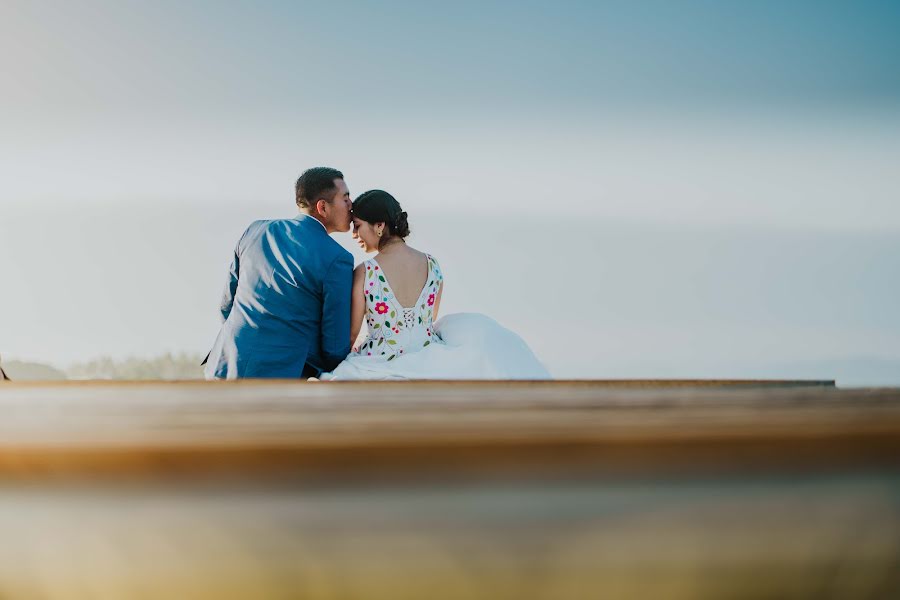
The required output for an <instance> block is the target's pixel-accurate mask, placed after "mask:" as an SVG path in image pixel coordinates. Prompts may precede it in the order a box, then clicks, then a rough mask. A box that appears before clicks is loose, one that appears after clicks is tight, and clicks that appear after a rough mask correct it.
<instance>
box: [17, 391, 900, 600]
mask: <svg viewBox="0 0 900 600" xmlns="http://www.w3.org/2000/svg"><path fill="white" fill-rule="evenodd" d="M829 383H830V382H722V381H719V382H541V383H527V382H520V383H508V382H487V383H485V382H482V383H477V382H453V383H447V382H416V383H410V382H404V383H378V384H372V383H304V382H300V383H298V382H239V383H206V382H191V383H188V382H184V383H126V384H121V383H61V384H44V385H41V384H24V383H3V384H0V533H2V535H0V597H4V598H6V597H10V598H20V597H21V598H29V597H40V598H131V597H147V598H156V597H166V598H169V597H178V598H207V597H209V598H248V597H249V598H516V599H520V598H697V597H706V598H721V597H729V598H734V597H737V598H756V597H797V598H822V597H838V598H854V597H860V598H880V597H885V598H890V597H900V595H898V593H900V390H897V389H881V390H840V389H835V388H834V387H833V386H832V385H829Z"/></svg>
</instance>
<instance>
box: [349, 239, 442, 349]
mask: <svg viewBox="0 0 900 600" xmlns="http://www.w3.org/2000/svg"><path fill="white" fill-rule="evenodd" d="M425 256H426V258H427V261H428V274H427V276H426V280H425V281H426V282H425V286H424V287H423V288H422V291H421V293H420V294H419V298H418V300H416V303H415V304H414V305H413V306H412V307H408V308H407V307H404V306H401V305H400V303H399V301H397V299H396V296H395V295H394V293H393V290H392V289H391V286H390V283H389V282H388V280H387V278H386V277H385V276H384V271H382V270H381V267H380V266H379V265H378V262H377V261H376V260H375V259H374V258H373V259H370V260H367V261H366V262H365V263H364V264H365V265H366V280H365V287H364V288H363V289H364V290H365V292H364V293H365V295H366V325H367V326H368V335H367V337H366V339H365V341H364V342H363V343H362V344H360V346H359V349H358V350H357V354H359V355H363V356H373V357H378V358H381V359H382V360H393V359H395V358H397V357H398V356H400V355H401V354H410V353H412V352H416V351H418V350H420V349H421V348H424V347H425V346H428V345H429V344H431V343H432V341H435V340H436V341H438V342H440V339H438V338H436V337H435V336H434V335H433V331H432V327H433V325H432V322H433V319H434V304H435V302H436V301H437V293H438V291H439V290H440V287H441V282H443V280H444V276H443V274H442V273H441V268H440V266H439V265H438V262H437V260H435V258H434V257H433V256H431V255H430V254H426V255H425Z"/></svg>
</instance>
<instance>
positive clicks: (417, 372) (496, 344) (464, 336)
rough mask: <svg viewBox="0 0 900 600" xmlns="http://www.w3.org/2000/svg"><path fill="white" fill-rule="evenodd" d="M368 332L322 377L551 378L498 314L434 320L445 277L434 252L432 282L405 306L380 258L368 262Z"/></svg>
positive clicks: (430, 270)
mask: <svg viewBox="0 0 900 600" xmlns="http://www.w3.org/2000/svg"><path fill="white" fill-rule="evenodd" d="M364 264H365V267H366V278H365V284H364V285H365V293H366V324H367V326H368V335H367V337H366V339H365V341H363V342H362V344H360V345H359V348H358V349H357V350H356V351H355V352H354V353H352V354H350V355H349V356H348V357H347V358H346V359H345V360H344V361H343V362H342V363H341V364H340V365H338V366H337V368H335V370H334V371H333V372H331V373H323V374H322V375H321V376H320V377H319V378H320V379H322V380H335V379H336V380H351V379H384V380H391V379H394V380H398V379H400V380H402V379H550V378H551V377H550V374H549V373H548V372H547V369H545V368H544V366H543V365H542V364H541V362H540V361H539V360H538V359H537V357H536V356H535V355H534V353H533V352H532V351H531V349H530V348H529V347H528V344H526V343H525V341H524V340H523V339H522V338H521V337H519V336H518V335H517V334H516V333H514V332H512V331H510V330H509V329H506V328H504V327H503V326H501V325H500V324H499V323H497V322H496V321H495V320H494V319H492V318H490V317H488V316H486V315H483V314H477V313H457V314H451V315H446V316H444V317H442V318H440V319H438V321H436V322H432V317H433V307H434V303H435V297H436V295H437V292H438V290H439V289H440V284H441V282H442V281H443V275H442V274H441V270H440V266H439V265H438V263H437V261H436V260H435V259H434V257H432V256H430V255H429V256H428V277H427V279H426V281H427V283H426V284H425V286H424V287H423V288H422V292H421V294H420V295H419V298H418V300H417V301H416V304H415V305H414V306H412V307H409V308H407V307H403V306H401V305H400V303H399V302H398V301H397V299H396V297H395V296H394V294H393V291H392V290H391V286H390V283H389V282H388V280H387V278H386V277H385V276H384V272H383V271H382V270H381V267H380V266H379V265H378V262H377V261H376V260H375V259H370V260H368V261H366V262H365V263H364Z"/></svg>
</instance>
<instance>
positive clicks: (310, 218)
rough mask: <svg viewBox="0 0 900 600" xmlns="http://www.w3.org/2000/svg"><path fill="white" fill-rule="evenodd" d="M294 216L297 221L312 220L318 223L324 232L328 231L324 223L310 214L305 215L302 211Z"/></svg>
mask: <svg viewBox="0 0 900 600" xmlns="http://www.w3.org/2000/svg"><path fill="white" fill-rule="evenodd" d="M295 218H296V219H297V220H299V221H312V222H313V223H318V225H319V227H321V228H322V231H324V232H325V233H328V230H327V229H326V228H325V225H323V224H322V221H320V220H318V219H317V218H315V217H313V216H311V215H305V214H303V213H300V214H299V215H297V216H296V217H295Z"/></svg>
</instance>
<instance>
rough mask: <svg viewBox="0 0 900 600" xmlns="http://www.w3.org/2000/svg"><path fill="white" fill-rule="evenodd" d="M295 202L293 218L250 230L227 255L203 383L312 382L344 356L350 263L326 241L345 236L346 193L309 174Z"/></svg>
mask: <svg viewBox="0 0 900 600" xmlns="http://www.w3.org/2000/svg"><path fill="white" fill-rule="evenodd" d="M296 196H297V206H298V208H299V209H300V214H299V215H297V216H296V217H295V218H293V219H279V220H274V221H256V222H254V223H252V224H251V225H250V227H248V228H247V230H246V231H245V232H244V235H243V236H241V239H240V241H239V242H238V244H237V247H236V248H235V251H234V259H233V261H232V263H231V272H230V277H229V280H228V284H227V285H226V286H225V294H224V296H223V298H222V306H221V310H222V316H223V317H225V322H224V324H223V325H222V329H221V331H219V335H218V337H217V338H216V341H215V343H214V344H213V348H212V350H211V351H210V353H209V356H207V360H206V361H204V364H205V365H206V368H205V371H204V373H205V375H206V378H207V379H237V378H241V377H266V378H284V379H296V378H298V377H312V376H317V375H318V374H319V373H321V372H322V371H331V370H333V369H334V368H335V367H336V366H337V365H338V364H339V363H340V362H341V361H342V360H343V359H344V358H345V357H346V356H347V354H348V353H349V352H350V287H351V284H352V280H353V258H352V256H351V254H350V253H349V252H347V251H346V250H344V249H343V248H342V247H341V246H340V245H339V244H338V243H337V242H335V241H334V240H333V239H331V237H330V236H329V234H330V233H335V232H339V231H342V232H343V231H349V230H350V220H351V213H350V211H351V207H352V205H351V203H350V191H349V190H348V189H347V184H346V183H344V175H343V174H342V173H341V172H340V171H338V170H336V169H330V168H327V167H316V168H313V169H309V170H307V171H305V172H304V173H303V174H302V175H301V176H300V178H299V179H298V180H297V185H296Z"/></svg>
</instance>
